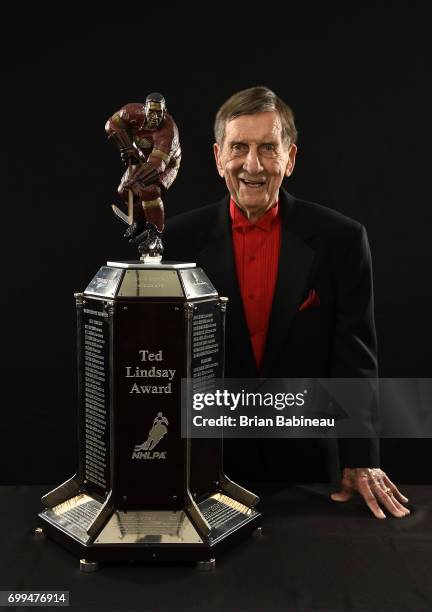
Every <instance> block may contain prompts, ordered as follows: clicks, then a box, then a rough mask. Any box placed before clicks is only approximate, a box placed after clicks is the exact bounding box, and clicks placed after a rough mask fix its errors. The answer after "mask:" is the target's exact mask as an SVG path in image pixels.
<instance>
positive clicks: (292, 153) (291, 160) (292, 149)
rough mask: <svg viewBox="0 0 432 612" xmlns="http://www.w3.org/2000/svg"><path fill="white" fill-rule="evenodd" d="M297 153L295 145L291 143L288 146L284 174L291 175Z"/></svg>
mask: <svg viewBox="0 0 432 612" xmlns="http://www.w3.org/2000/svg"><path fill="white" fill-rule="evenodd" d="M296 155H297V146H296V145H295V144H294V143H293V144H291V145H290V147H289V151H288V161H287V165H286V168H285V176H291V174H292V173H293V170H294V166H295V160H296Z"/></svg>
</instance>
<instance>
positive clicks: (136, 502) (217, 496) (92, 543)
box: [37, 93, 261, 571]
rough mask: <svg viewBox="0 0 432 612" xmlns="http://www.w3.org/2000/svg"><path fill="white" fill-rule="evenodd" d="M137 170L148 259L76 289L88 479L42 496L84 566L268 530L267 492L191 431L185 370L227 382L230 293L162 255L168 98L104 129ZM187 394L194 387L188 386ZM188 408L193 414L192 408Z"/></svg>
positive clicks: (115, 265)
mask: <svg viewBox="0 0 432 612" xmlns="http://www.w3.org/2000/svg"><path fill="white" fill-rule="evenodd" d="M106 131H107V133H108V135H109V137H111V138H113V139H114V140H115V141H116V143H117V145H118V147H119V149H120V154H121V157H122V160H123V162H124V163H125V164H126V166H127V168H126V171H125V173H124V175H123V177H122V180H121V183H120V186H119V189H118V192H119V194H120V195H121V196H122V198H123V200H124V206H125V208H127V214H126V213H125V212H123V211H122V209H121V208H120V207H118V206H116V205H113V210H114V213H115V214H116V216H117V217H118V218H120V219H121V220H122V222H124V223H125V224H127V229H126V232H125V237H126V238H127V239H128V240H129V242H130V243H131V244H132V245H135V246H137V248H138V252H139V254H140V259H139V260H137V261H119V262H116V261H108V262H107V265H105V266H102V267H101V268H100V270H99V271H98V272H97V273H96V275H95V276H94V278H93V279H92V280H91V282H90V283H89V285H88V286H87V288H86V289H85V291H84V292H83V293H77V294H75V300H76V309H77V356H78V410H79V415H78V443H79V462H78V469H77V472H76V474H75V475H74V476H73V477H72V478H70V479H69V480H67V481H66V482H65V483H63V484H61V485H60V486H58V487H57V488H56V489H54V490H53V491H51V492H49V493H47V494H46V495H44V496H43V498H42V502H43V505H44V508H45V509H44V510H43V511H42V512H41V513H40V514H39V518H40V519H41V522H42V525H43V526H42V527H39V528H38V529H37V532H38V534H40V535H43V534H45V533H46V534H47V535H48V536H49V537H51V538H52V539H53V540H55V541H57V542H59V543H60V544H62V545H63V546H65V547H66V548H68V549H69V550H70V551H71V552H73V553H74V554H76V555H77V556H78V557H79V558H80V568H81V570H82V571H94V570H95V569H97V567H98V563H99V562H101V561H103V562H110V561H115V562H119V561H147V562H155V561H156V562H158V561H171V562H172V561H195V562H197V564H198V567H199V568H200V569H203V570H206V569H211V568H212V567H214V564H215V557H216V556H217V554H219V552H220V551H222V550H223V549H225V548H227V547H228V546H229V545H230V544H231V543H232V542H234V541H236V540H237V539H238V538H240V537H242V536H245V535H247V534H249V533H251V532H253V531H255V532H258V533H259V530H260V527H259V524H260V517H261V515H260V513H259V512H258V511H257V510H256V509H255V506H256V504H257V502H258V501H259V499H258V497H257V496H256V495H254V494H253V493H252V492H250V491H248V490H246V489H245V488H243V487H241V486H240V485H238V484H236V483H234V482H232V481H231V480H230V479H229V478H228V477H227V476H226V475H225V474H224V471H223V462H222V445H223V442H222V440H220V439H193V438H191V437H188V436H186V437H185V436H183V437H182V427H181V420H182V410H183V411H184V410H190V405H188V402H187V401H183V402H182V379H183V381H185V382H186V387H187V386H188V385H192V387H194V388H195V387H197V388H198V387H199V388H204V387H205V386H206V385H207V384H208V382H209V381H211V380H212V379H217V378H222V377H223V368H224V332H225V315H226V307H227V298H225V297H223V296H219V295H218V292H217V290H216V289H215V287H214V286H213V285H212V283H211V281H210V280H209V278H208V277H207V275H206V274H205V272H204V270H202V269H201V268H199V267H197V266H196V264H195V263H181V262H169V261H163V260H162V254H163V243H162V231H163V226H164V208H163V202H162V198H161V196H162V195H164V193H165V192H166V190H167V189H168V188H169V187H170V185H171V184H172V182H173V181H174V179H175V177H176V175H177V172H178V168H179V164H180V158H181V151H180V144H179V138H178V130H177V126H176V124H175V122H174V120H173V119H172V117H171V116H170V115H169V114H168V113H167V111H166V104H165V100H164V98H163V96H162V95H161V94H157V93H154V94H150V95H149V96H148V97H147V99H146V102H145V104H127V105H126V106H124V107H123V108H122V109H121V110H120V111H119V112H117V113H115V114H114V115H113V116H112V117H111V118H110V119H109V120H108V122H107V124H106ZM183 395H184V394H183ZM183 416H184V415H183Z"/></svg>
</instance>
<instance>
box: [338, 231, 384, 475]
mask: <svg viewBox="0 0 432 612" xmlns="http://www.w3.org/2000/svg"><path fill="white" fill-rule="evenodd" d="M336 302H337V308H336V311H337V315H336V325H335V334H334V342H333V352H332V359H331V374H330V375H331V377H332V378H353V379H359V378H373V379H376V378H377V377H378V364H377V339H376V331H375V321H374V297H373V277H372V260H371V253H370V248H369V242H368V238H367V234H366V230H365V228H364V227H363V226H360V227H359V229H358V230H357V232H356V235H355V236H354V237H353V239H352V240H351V241H350V245H349V247H348V250H347V252H346V253H345V256H344V257H343V261H342V264H341V267H339V272H338V277H337V279H336ZM367 387H368V385H362V386H361V388H362V389H363V391H364V396H365V398H367V399H366V401H365V403H364V405H363V406H361V408H360V411H361V415H360V414H357V415H356V417H357V421H356V423H357V424H356V426H357V427H359V429H360V430H362V431H361V432H359V436H365V435H366V432H371V431H372V432H373V431H374V429H375V425H376V413H377V395H376V393H377V392H376V381H374V382H373V383H372V381H371V384H370V393H367V392H366V391H367ZM353 390H354V387H353ZM354 400H355V401H354ZM353 404H355V405H356V406H358V405H359V398H358V397H355V398H354V397H353ZM353 409H354V408H353ZM339 458H340V465H341V468H344V467H377V466H378V465H379V444H378V440H377V439H376V438H374V437H369V438H368V437H357V438H355V437H345V438H344V437H340V439H339Z"/></svg>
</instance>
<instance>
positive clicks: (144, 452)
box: [132, 412, 169, 459]
mask: <svg viewBox="0 0 432 612" xmlns="http://www.w3.org/2000/svg"><path fill="white" fill-rule="evenodd" d="M168 424H169V423H168V419H167V418H166V417H164V416H163V414H162V412H158V413H157V416H156V418H155V420H154V421H153V425H152V427H151V429H150V431H149V433H148V436H147V440H146V441H145V442H143V443H142V444H137V445H136V446H135V448H134V450H133V453H132V459H166V454H167V453H166V451H163V452H158V451H156V452H151V451H153V449H154V447H155V446H156V445H157V444H159V442H160V441H161V440H162V438H163V437H164V435H165V434H166V433H167V432H168V427H167V425H168Z"/></svg>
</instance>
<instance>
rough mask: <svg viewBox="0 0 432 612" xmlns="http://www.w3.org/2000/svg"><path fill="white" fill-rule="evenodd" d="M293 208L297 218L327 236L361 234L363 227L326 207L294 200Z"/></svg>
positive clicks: (306, 201) (297, 199)
mask: <svg viewBox="0 0 432 612" xmlns="http://www.w3.org/2000/svg"><path fill="white" fill-rule="evenodd" d="M295 208H296V213H297V215H298V217H299V218H300V219H301V220H302V221H303V223H305V224H307V225H308V226H309V227H310V228H311V229H314V230H316V231H318V232H319V233H325V234H328V235H329V236H340V237H343V236H346V237H349V236H354V235H358V234H360V233H361V231H362V229H363V226H362V224H361V223H359V221H356V220H355V219H352V218H351V217H348V216H346V215H343V214H342V213H340V212H338V211H337V210H333V209H332V208H329V207H328V206H324V205H322V204H317V203H316V202H309V201H308V200H302V199H299V198H295Z"/></svg>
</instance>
